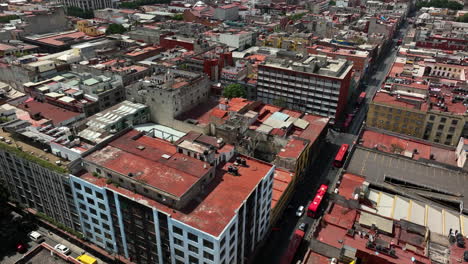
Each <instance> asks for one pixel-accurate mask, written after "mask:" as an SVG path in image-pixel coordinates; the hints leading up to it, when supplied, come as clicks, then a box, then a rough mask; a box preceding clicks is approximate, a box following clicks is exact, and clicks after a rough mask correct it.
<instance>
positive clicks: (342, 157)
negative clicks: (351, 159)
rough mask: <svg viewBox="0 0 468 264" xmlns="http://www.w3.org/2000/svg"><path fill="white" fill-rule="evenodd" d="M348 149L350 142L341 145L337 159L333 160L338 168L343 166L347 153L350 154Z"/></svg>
mask: <svg viewBox="0 0 468 264" xmlns="http://www.w3.org/2000/svg"><path fill="white" fill-rule="evenodd" d="M348 149H349V145H348V144H343V145H341V147H340V149H339V150H338V153H337V154H336V156H335V160H334V161H333V166H335V167H336V168H341V167H343V163H344V161H345V160H346V155H347V154H348Z"/></svg>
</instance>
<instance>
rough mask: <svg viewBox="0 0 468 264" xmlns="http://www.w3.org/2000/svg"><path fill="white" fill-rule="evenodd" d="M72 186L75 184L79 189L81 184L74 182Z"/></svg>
mask: <svg viewBox="0 0 468 264" xmlns="http://www.w3.org/2000/svg"><path fill="white" fill-rule="evenodd" d="M73 186H75V188H76V189H78V190H81V184H79V183H77V182H74V183H73Z"/></svg>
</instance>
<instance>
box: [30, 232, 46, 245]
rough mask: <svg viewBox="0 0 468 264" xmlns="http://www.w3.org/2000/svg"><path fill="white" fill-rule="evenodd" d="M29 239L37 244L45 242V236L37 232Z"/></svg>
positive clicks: (32, 233) (31, 234)
mask: <svg viewBox="0 0 468 264" xmlns="http://www.w3.org/2000/svg"><path fill="white" fill-rule="evenodd" d="M29 238H30V239H31V240H32V241H34V242H37V243H41V242H44V236H42V235H41V233H39V232H37V231H32V232H31V233H29Z"/></svg>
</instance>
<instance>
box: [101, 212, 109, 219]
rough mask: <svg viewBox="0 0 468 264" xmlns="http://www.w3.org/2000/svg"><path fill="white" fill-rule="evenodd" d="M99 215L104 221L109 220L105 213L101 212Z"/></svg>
mask: <svg viewBox="0 0 468 264" xmlns="http://www.w3.org/2000/svg"><path fill="white" fill-rule="evenodd" d="M100 216H101V219H103V220H105V221H108V220H109V218H108V217H107V215H105V214H103V213H101V214H100Z"/></svg>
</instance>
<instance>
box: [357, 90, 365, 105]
mask: <svg viewBox="0 0 468 264" xmlns="http://www.w3.org/2000/svg"><path fill="white" fill-rule="evenodd" d="M365 99H366V92H362V93H361V94H359V97H358V99H357V100H356V104H357V105H361V104H362V102H364V100H365Z"/></svg>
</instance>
